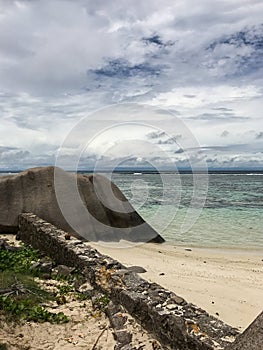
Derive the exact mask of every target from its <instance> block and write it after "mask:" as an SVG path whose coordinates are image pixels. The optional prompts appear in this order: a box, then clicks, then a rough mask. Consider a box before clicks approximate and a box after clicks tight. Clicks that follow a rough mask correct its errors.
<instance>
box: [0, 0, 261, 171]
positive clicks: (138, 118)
mask: <svg viewBox="0 0 263 350" xmlns="http://www.w3.org/2000/svg"><path fill="white" fill-rule="evenodd" d="M262 54H263V2H262V1H261V0H260V1H257V0H213V1H211V0H199V1H196V0H177V1H174V0H162V1H160V0H145V1H138V0H118V1H106V0H97V1H88V0H74V1H71V0H17V1H13V0H0V170H7V169H8V170H12V169H25V168H28V167H33V166H46V165H55V164H57V165H59V166H62V167H65V168H72V167H78V168H83V169H85V168H93V167H95V168H96V167H97V168H103V167H111V168H114V167H116V166H132V167H144V166H149V165H153V166H155V167H156V168H158V169H162V168H165V167H171V166H174V165H175V166H176V167H185V166H192V167H198V166H200V167H202V166H203V165H204V164H206V165H207V166H208V167H209V168H218V167H224V168H226V167H229V168H235V167H246V168H260V167H261V168H263V122H262V111H263V84H262V83H263V64H262V61H263V60H262Z"/></svg>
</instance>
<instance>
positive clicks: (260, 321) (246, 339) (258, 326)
mask: <svg viewBox="0 0 263 350" xmlns="http://www.w3.org/2000/svg"><path fill="white" fill-rule="evenodd" d="M225 350H263V312H261V314H259V315H258V317H257V318H256V319H255V320H254V321H253V322H252V323H251V324H250V325H249V326H248V328H247V329H245V330H244V332H243V333H242V334H240V335H238V336H237V338H236V340H235V341H234V343H233V344H231V345H229V346H228V347H227V348H226V349H225Z"/></svg>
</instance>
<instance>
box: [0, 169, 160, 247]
mask: <svg viewBox="0 0 263 350" xmlns="http://www.w3.org/2000/svg"><path fill="white" fill-rule="evenodd" d="M22 212H28V213H34V214H36V215H37V216H38V217H40V218H41V219H43V220H46V221H47V222H50V223H51V224H53V225H55V226H57V227H58V228H60V229H63V230H64V231H66V232H68V233H70V234H72V235H73V236H76V237H77V238H81V239H84V240H88V241H98V240H102V241H119V240H120V239H125V240H128V241H134V242H155V243H162V242H164V239H163V238H162V237H161V236H160V235H159V234H158V233H157V232H156V231H155V230H154V229H153V228H152V227H151V226H149V225H148V224H147V223H146V222H145V221H144V220H143V219H142V217H141V216H140V215H139V214H138V213H137V212H136V211H135V210H134V208H133V207H132V206H131V204H130V203H129V202H128V200H127V198H126V197H125V196H124V195H123V193H122V192H121V191H120V190H119V188H118V187H117V186H116V185H114V184H113V183H112V182H111V181H110V180H108V179H107V178H106V177H104V176H101V175H98V174H92V175H80V174H78V175H76V174H72V173H67V172H65V171H64V170H62V169H60V168H57V167H43V168H41V167H40V168H32V169H29V170H26V171H24V172H22V173H20V174H17V175H14V176H11V177H10V176H9V177H3V178H1V177H0V232H6V231H7V230H9V231H10V230H11V231H12V230H17V226H18V215H19V214H20V213H22Z"/></svg>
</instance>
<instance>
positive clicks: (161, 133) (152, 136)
mask: <svg viewBox="0 0 263 350" xmlns="http://www.w3.org/2000/svg"><path fill="white" fill-rule="evenodd" d="M165 135H166V133H165V132H164V131H152V132H150V133H149V134H147V135H146V136H147V138H149V139H158V138H160V137H163V136H165Z"/></svg>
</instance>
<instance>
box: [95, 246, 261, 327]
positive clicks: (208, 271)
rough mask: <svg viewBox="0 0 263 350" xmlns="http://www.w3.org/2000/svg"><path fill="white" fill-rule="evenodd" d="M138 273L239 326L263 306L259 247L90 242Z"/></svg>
mask: <svg viewBox="0 0 263 350" xmlns="http://www.w3.org/2000/svg"><path fill="white" fill-rule="evenodd" d="M92 245H93V246H95V247H96V248H97V249H98V250H99V251H100V252H101V253H103V254H107V255H110V256H112V257H113V258H115V259H117V260H119V261H120V262H122V263H123V264H126V265H127V266H132V265H138V266H142V267H144V268H145V269H146V270H147V272H146V273H143V274H142V275H141V276H142V277H143V278H145V279H148V280H150V281H152V282H157V283H159V284H160V285H162V286H163V287H165V288H167V289H169V290H172V291H174V292H175V293H176V294H178V295H179V296H181V297H183V298H184V299H186V300H187V301H188V302H192V303H194V304H196V305H198V306H199V307H202V308H203V309H205V310H206V311H207V312H209V313H210V314H212V315H214V316H216V317H219V318H220V319H222V320H223V321H225V322H226V323H228V324H230V325H232V326H234V327H237V328H238V329H239V330H243V329H244V328H246V327H247V326H248V325H249V324H250V323H251V322H252V321H253V320H254V319H255V317H256V316H257V315H258V314H259V313H260V312H261V311H262V310H263V251H237V250H218V249H210V250H209V249H201V248H191V250H190V251H189V250H186V249H187V248H186V247H176V246H171V245H168V244H162V245H158V244H149V243H148V244H143V245H137V246H135V247H132V248H131V247H130V248H120V247H119V245H118V244H116V245H115V246H113V245H112V244H111V245H110V246H105V244H103V245H102V244H92ZM124 246H125V244H124Z"/></svg>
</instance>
